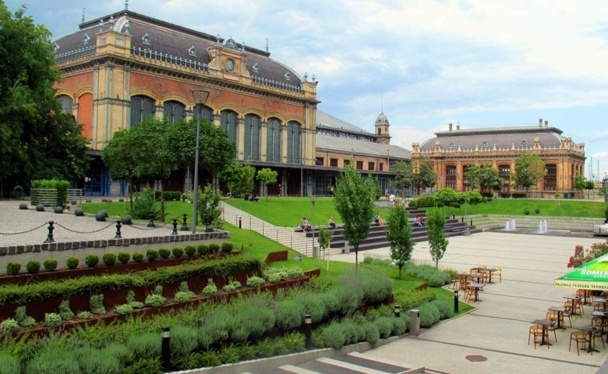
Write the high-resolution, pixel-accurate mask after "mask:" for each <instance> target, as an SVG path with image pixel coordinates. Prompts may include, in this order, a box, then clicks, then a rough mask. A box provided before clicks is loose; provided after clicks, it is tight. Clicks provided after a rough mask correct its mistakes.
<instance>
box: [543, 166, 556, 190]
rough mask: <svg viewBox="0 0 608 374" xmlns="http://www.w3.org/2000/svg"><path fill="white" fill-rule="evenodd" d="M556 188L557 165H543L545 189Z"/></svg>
mask: <svg viewBox="0 0 608 374" xmlns="http://www.w3.org/2000/svg"><path fill="white" fill-rule="evenodd" d="M555 190H557V165H555V164H547V165H545V191H555Z"/></svg>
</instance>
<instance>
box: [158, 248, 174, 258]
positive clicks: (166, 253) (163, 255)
mask: <svg viewBox="0 0 608 374" xmlns="http://www.w3.org/2000/svg"><path fill="white" fill-rule="evenodd" d="M158 255H159V256H160V257H161V258H162V259H165V260H166V259H168V258H169V256H171V251H170V250H169V249H168V248H161V249H159V250H158Z"/></svg>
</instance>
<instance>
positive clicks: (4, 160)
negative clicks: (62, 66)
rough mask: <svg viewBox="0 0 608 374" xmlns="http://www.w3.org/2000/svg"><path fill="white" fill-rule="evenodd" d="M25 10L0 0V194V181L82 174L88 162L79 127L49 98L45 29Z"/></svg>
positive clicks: (51, 67) (55, 73) (51, 79)
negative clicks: (7, 4)
mask: <svg viewBox="0 0 608 374" xmlns="http://www.w3.org/2000/svg"><path fill="white" fill-rule="evenodd" d="M25 11H26V8H25V7H24V6H22V7H21V8H19V9H18V10H17V11H15V13H14V14H11V13H10V12H9V11H8V9H7V7H6V5H5V4H4V2H3V1H0V25H1V27H0V55H1V56H2V58H0V71H1V72H2V74H1V77H2V78H1V79H0V92H2V94H1V95H0V119H1V120H0V196H1V195H2V194H3V190H4V187H3V186H4V185H5V184H8V185H14V184H21V185H26V186H27V185H29V181H30V180H32V179H41V178H47V179H48V178H57V179H75V178H81V177H84V175H85V170H86V166H87V164H88V157H87V156H86V153H85V152H86V149H87V144H88V143H87V140H86V139H85V138H84V137H83V136H82V134H81V132H82V127H81V125H79V124H77V123H76V122H75V121H74V119H73V117H72V116H71V115H69V114H63V113H61V106H60V105H59V102H58V101H57V98H56V97H55V93H56V92H55V89H54V88H53V85H54V84H55V82H56V81H58V80H59V79H60V77H61V75H60V72H59V70H58V69H57V67H56V66H55V58H54V56H53V45H52V43H51V41H50V37H51V33H50V32H49V31H48V30H47V29H46V28H45V27H44V26H41V25H35V24H34V21H33V19H32V18H31V17H27V16H25Z"/></svg>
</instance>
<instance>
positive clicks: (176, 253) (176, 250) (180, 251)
mask: <svg viewBox="0 0 608 374" xmlns="http://www.w3.org/2000/svg"><path fill="white" fill-rule="evenodd" d="M171 253H172V254H173V257H175V258H180V257H182V256H183V255H184V249H183V248H182V247H174V248H173V249H172V250H171Z"/></svg>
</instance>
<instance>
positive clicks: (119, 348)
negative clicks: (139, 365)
mask: <svg viewBox="0 0 608 374" xmlns="http://www.w3.org/2000/svg"><path fill="white" fill-rule="evenodd" d="M104 352H106V353H108V354H109V355H110V356H112V357H116V358H117V359H118V362H119V363H120V364H121V365H123V366H124V365H125V364H126V363H127V362H129V361H131V359H132V358H133V354H132V352H131V351H130V350H129V347H127V346H126V345H125V344H121V343H112V344H110V345H108V346H106V348H105V349H104ZM108 373H112V372H108Z"/></svg>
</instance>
